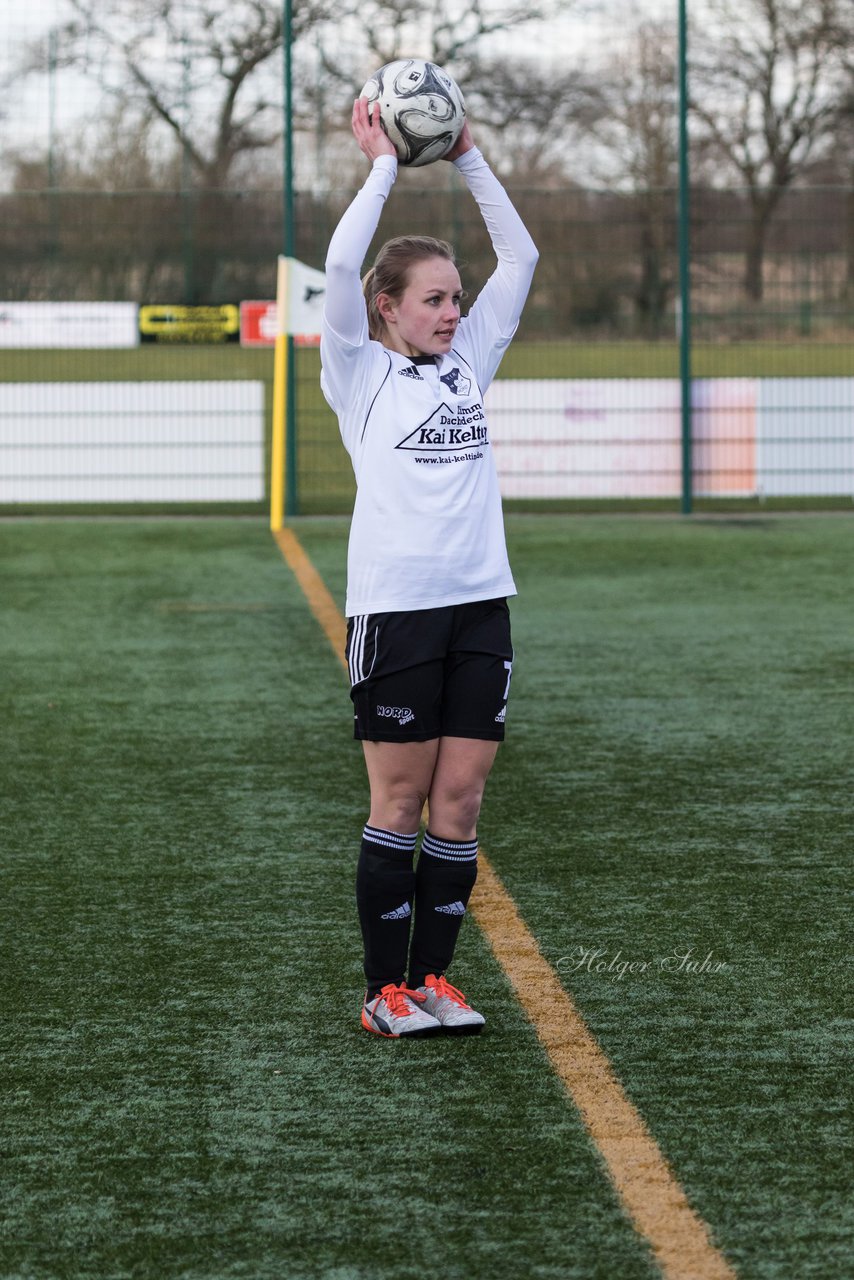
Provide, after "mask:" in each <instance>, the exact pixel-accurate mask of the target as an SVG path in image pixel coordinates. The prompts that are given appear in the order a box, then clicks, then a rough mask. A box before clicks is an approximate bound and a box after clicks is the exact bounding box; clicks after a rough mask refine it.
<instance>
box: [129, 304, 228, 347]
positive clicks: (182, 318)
mask: <svg viewBox="0 0 854 1280" xmlns="http://www.w3.org/2000/svg"><path fill="white" fill-rule="evenodd" d="M139 332H140V337H141V339H142V341H143V342H237V341H238V340H239V338H240V308H239V307H236V306H233V305H232V304H231V303H226V304H224V305H223V306H220V307H173V306H164V305H161V306H154V305H151V306H144V307H140V309H139Z"/></svg>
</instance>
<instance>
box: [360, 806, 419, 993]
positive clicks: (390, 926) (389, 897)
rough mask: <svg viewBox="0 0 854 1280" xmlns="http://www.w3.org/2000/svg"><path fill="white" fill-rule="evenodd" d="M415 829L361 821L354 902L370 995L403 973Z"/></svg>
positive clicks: (397, 980)
mask: <svg viewBox="0 0 854 1280" xmlns="http://www.w3.org/2000/svg"><path fill="white" fill-rule="evenodd" d="M417 838H418V832H417V831H414V832H413V833H412V835H400V834H398V832H396V831H383V830H382V829H381V828H380V827H369V826H366V827H365V829H364V831H363V832H362V850H361V853H360V854H359V865H358V868H357V870H356V904H357V906H358V908H359V923H360V925H361V926H362V940H363V942H364V944H365V978H366V979H367V984H368V999H369V1000H372V999H373V997H374V996H375V995H377V994H378V993H379V992H380V991H381V990H382V988H383V987H384V986H386V985H387V984H388V983H389V982H394V983H395V984H397V985H399V984H400V983H401V982H403V981H404V980H405V977H406V955H407V951H408V950H409V926H410V924H411V922H412V900H413V896H414V893H415V872H414V871H413V869H412V858H413V855H414V853H415V841H416V839H417Z"/></svg>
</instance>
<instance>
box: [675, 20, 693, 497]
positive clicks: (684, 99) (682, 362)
mask: <svg viewBox="0 0 854 1280" xmlns="http://www.w3.org/2000/svg"><path fill="white" fill-rule="evenodd" d="M678 239H679V312H680V314H679V383H680V389H681V406H682V513H683V515H690V514H691V509H692V506H693V458H692V452H693V450H692V444H693V441H692V430H691V427H692V424H691V205H690V181H689V165H688V20H687V13H686V0H679V236H678Z"/></svg>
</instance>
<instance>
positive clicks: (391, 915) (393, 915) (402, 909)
mask: <svg viewBox="0 0 854 1280" xmlns="http://www.w3.org/2000/svg"><path fill="white" fill-rule="evenodd" d="M411 915H412V908H411V907H410V905H409V903H408V902H402V903H401V904H400V906H399V907H397V908H396V909H395V910H394V911H386V912H385V914H384V915H381V916H380V919H381V920H406V919H408V918H409V916H411Z"/></svg>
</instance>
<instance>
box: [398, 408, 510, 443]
mask: <svg viewBox="0 0 854 1280" xmlns="http://www.w3.org/2000/svg"><path fill="white" fill-rule="evenodd" d="M487 444H489V431H488V428H487V425H486V415H485V414H484V412H483V405H482V404H480V403H476V404H467V405H462V404H458V405H457V406H456V408H452V407H451V406H450V405H449V404H448V403H447V402H445V401H443V403H442V404H440V405H439V407H438V409H434V410H433V412H432V413H431V414H430V417H429V418H427V419H426V420H425V421H424V422H422V423H421V424H420V426H417V427H416V428H415V430H414V431H410V433H409V435H408V436H404V438H403V439H402V440H401V441H400V443H399V444H396V445H395V446H394V447H395V449H407V450H411V451H412V452H414V453H446V452H450V451H452V450H455V449H463V448H471V447H472V446H474V445H477V446H483V445H487Z"/></svg>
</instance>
